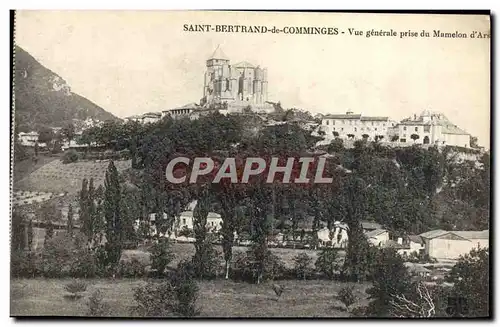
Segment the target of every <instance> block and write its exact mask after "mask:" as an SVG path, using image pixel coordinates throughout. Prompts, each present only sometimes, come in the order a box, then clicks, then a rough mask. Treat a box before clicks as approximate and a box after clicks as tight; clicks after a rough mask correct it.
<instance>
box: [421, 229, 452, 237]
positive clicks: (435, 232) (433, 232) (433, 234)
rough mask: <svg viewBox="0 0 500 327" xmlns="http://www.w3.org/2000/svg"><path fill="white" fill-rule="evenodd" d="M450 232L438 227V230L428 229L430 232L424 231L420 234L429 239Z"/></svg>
mask: <svg viewBox="0 0 500 327" xmlns="http://www.w3.org/2000/svg"><path fill="white" fill-rule="evenodd" d="M448 233H449V232H447V231H445V230H442V229H436V230H431V231H428V232H425V233H422V234H420V235H419V236H420V237H422V238H428V239H431V238H436V237H439V236H443V235H445V234H448Z"/></svg>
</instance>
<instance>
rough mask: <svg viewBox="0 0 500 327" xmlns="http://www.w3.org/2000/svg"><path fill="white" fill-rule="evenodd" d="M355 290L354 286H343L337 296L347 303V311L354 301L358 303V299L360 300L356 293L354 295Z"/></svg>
mask: <svg viewBox="0 0 500 327" xmlns="http://www.w3.org/2000/svg"><path fill="white" fill-rule="evenodd" d="M353 290H354V287H353V286H350V287H349V286H346V287H343V288H341V289H340V291H339V293H338V296H337V297H338V299H339V300H340V302H342V303H343V304H344V305H345V307H346V310H347V311H349V307H350V306H351V305H353V304H354V303H356V301H357V300H358V298H357V297H356V295H354V292H353Z"/></svg>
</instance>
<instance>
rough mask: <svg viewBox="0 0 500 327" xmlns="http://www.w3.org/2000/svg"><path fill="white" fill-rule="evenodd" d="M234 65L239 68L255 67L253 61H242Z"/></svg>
mask: <svg viewBox="0 0 500 327" xmlns="http://www.w3.org/2000/svg"><path fill="white" fill-rule="evenodd" d="M233 67H237V68H255V66H254V65H252V64H251V63H249V62H248V61H241V62H239V63H237V64H234V65H233Z"/></svg>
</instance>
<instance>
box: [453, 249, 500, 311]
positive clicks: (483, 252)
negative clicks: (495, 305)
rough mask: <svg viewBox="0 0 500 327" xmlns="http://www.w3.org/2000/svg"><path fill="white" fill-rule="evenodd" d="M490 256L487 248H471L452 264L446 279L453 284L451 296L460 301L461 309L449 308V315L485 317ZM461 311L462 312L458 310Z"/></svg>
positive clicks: (487, 306) (487, 305) (487, 302)
mask: <svg viewBox="0 0 500 327" xmlns="http://www.w3.org/2000/svg"><path fill="white" fill-rule="evenodd" d="M489 264H490V256H489V251H488V249H487V248H480V249H473V250H472V251H471V252H470V253H468V254H466V255H464V256H462V257H460V259H459V260H458V262H457V263H456V264H455V266H453V268H452V269H451V271H450V273H449V275H448V276H447V278H446V279H447V280H448V281H449V282H451V283H453V284H454V286H453V290H452V292H451V296H452V297H453V298H454V299H455V300H456V301H455V302H457V303H458V302H462V308H461V309H462V310H457V308H451V309H452V310H451V312H450V315H452V316H455V317H456V316H458V317H460V316H462V317H463V316H466V317H487V316H488V315H489V314H490V312H489V292H490V288H489V286H490V281H489V277H490V276H489V271H490V269H489V268H490V266H489ZM460 311H462V312H460Z"/></svg>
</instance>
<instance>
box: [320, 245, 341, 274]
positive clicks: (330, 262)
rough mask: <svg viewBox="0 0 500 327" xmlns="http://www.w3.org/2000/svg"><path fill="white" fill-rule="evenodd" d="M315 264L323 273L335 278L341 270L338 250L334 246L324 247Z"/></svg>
mask: <svg viewBox="0 0 500 327" xmlns="http://www.w3.org/2000/svg"><path fill="white" fill-rule="evenodd" d="M314 265H315V266H316V269H317V270H318V271H320V272H321V273H322V274H323V275H325V276H326V277H328V278H329V279H334V278H335V276H336V274H337V272H338V271H339V263H338V255H337V250H335V249H332V248H324V249H322V250H321V251H320V252H319V254H318V258H317V259H316V262H315V264H314Z"/></svg>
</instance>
